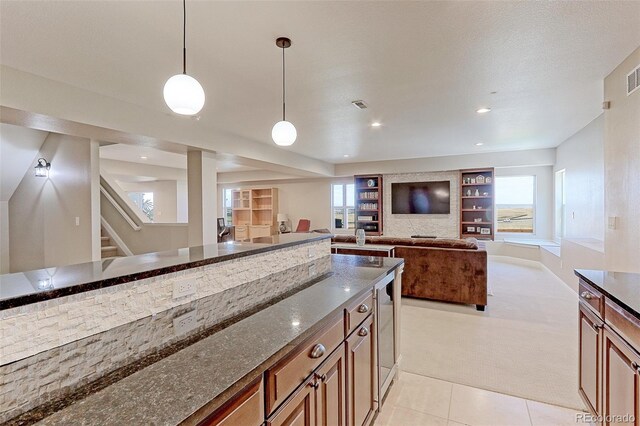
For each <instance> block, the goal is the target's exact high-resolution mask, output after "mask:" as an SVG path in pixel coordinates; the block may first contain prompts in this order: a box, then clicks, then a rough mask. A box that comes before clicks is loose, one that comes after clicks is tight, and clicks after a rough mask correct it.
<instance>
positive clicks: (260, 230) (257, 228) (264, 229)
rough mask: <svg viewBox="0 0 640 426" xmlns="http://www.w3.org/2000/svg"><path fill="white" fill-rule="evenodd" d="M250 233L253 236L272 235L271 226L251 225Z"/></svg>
mask: <svg viewBox="0 0 640 426" xmlns="http://www.w3.org/2000/svg"><path fill="white" fill-rule="evenodd" d="M249 235H250V236H251V238H258V237H269V236H271V226H269V225H251V226H250V227H249Z"/></svg>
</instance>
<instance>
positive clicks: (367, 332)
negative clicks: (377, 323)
mask: <svg viewBox="0 0 640 426" xmlns="http://www.w3.org/2000/svg"><path fill="white" fill-rule="evenodd" d="M367 334H369V330H367V327H362V328H361V329H360V330H358V336H362V337H364V336H366V335H367Z"/></svg>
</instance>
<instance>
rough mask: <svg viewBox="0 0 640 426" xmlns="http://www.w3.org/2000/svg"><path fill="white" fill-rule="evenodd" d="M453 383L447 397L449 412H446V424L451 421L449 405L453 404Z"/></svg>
mask: <svg viewBox="0 0 640 426" xmlns="http://www.w3.org/2000/svg"><path fill="white" fill-rule="evenodd" d="M454 386H455V383H451V395H449V410H448V411H447V424H448V423H449V420H451V403H452V402H453V387H454Z"/></svg>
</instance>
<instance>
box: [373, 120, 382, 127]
mask: <svg viewBox="0 0 640 426" xmlns="http://www.w3.org/2000/svg"><path fill="white" fill-rule="evenodd" d="M380 126H382V123H380V122H379V121H374V122H373V123H371V127H380Z"/></svg>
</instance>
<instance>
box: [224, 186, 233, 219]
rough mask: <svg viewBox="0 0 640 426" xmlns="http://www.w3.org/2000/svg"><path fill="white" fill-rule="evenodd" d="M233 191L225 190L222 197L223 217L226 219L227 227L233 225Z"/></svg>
mask: <svg viewBox="0 0 640 426" xmlns="http://www.w3.org/2000/svg"><path fill="white" fill-rule="evenodd" d="M231 191H232V190H231V189H225V190H224V196H223V197H222V198H223V200H222V217H224V220H225V223H226V224H227V226H231V225H233V214H232V213H233V196H232V194H231Z"/></svg>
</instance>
